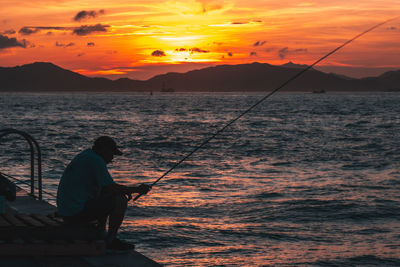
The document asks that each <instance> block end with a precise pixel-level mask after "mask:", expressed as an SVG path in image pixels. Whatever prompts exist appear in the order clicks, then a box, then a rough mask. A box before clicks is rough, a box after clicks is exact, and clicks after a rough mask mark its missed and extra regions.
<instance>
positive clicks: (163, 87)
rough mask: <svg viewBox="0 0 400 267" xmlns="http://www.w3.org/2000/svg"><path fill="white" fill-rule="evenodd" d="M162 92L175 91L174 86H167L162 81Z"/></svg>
mask: <svg viewBox="0 0 400 267" xmlns="http://www.w3.org/2000/svg"><path fill="white" fill-rule="evenodd" d="M161 92H164V93H172V92H175V90H174V88H171V87H167V86H165V82H163V83H162V87H161Z"/></svg>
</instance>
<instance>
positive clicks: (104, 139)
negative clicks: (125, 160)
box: [94, 136, 122, 156]
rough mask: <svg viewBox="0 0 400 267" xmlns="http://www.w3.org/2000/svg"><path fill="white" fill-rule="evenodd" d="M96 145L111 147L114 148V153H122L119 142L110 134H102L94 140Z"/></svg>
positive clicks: (97, 146) (98, 146)
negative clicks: (118, 145)
mask: <svg viewBox="0 0 400 267" xmlns="http://www.w3.org/2000/svg"><path fill="white" fill-rule="evenodd" d="M94 147H96V148H100V149H102V148H109V149H112V150H113V152H114V155H119V156H120V155H122V152H121V150H119V149H118V147H117V143H116V142H115V141H114V139H112V138H111V137H109V136H100V137H99V138H97V139H96V140H95V141H94Z"/></svg>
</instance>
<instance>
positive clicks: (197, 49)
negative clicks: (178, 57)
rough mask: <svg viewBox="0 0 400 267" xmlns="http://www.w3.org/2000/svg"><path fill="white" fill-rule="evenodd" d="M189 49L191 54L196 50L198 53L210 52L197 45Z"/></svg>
mask: <svg viewBox="0 0 400 267" xmlns="http://www.w3.org/2000/svg"><path fill="white" fill-rule="evenodd" d="M189 51H190V53H191V54H193V53H195V52H197V53H208V52H210V51H208V50H203V49H200V48H197V47H193V48H190V49H189Z"/></svg>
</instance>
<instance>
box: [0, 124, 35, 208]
mask: <svg viewBox="0 0 400 267" xmlns="http://www.w3.org/2000/svg"><path fill="white" fill-rule="evenodd" d="M9 134H19V135H21V136H22V137H24V138H25V140H26V141H27V142H28V144H29V147H30V151H31V192H30V194H31V195H32V196H33V197H35V148H36V152H37V164H38V170H37V172H38V198H39V199H40V200H41V199H42V153H41V151H40V147H39V144H38V143H37V142H36V140H35V139H34V138H33V137H32V136H31V135H29V134H27V133H26V132H23V131H19V130H16V129H12V128H6V129H2V130H0V139H1V138H2V137H4V136H6V135H9Z"/></svg>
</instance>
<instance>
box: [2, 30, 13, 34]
mask: <svg viewBox="0 0 400 267" xmlns="http://www.w3.org/2000/svg"><path fill="white" fill-rule="evenodd" d="M15 33H16V32H15V31H14V30H6V31H4V32H0V34H15Z"/></svg>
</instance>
